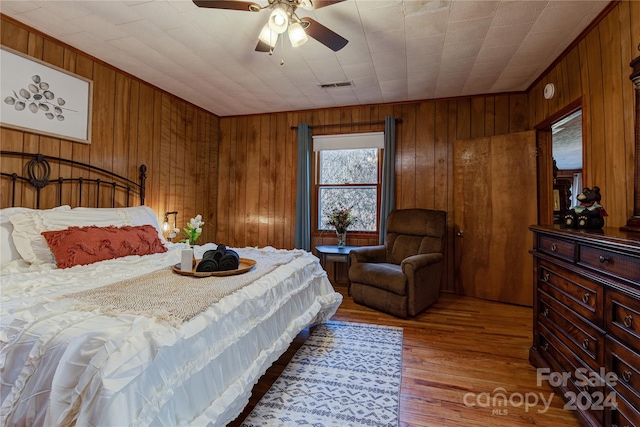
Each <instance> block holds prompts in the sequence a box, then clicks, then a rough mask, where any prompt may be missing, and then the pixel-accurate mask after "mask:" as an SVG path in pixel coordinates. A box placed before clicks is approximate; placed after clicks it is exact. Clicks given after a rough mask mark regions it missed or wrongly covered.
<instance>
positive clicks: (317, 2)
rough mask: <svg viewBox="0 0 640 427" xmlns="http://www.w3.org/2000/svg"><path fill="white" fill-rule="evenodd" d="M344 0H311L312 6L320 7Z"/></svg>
mask: <svg viewBox="0 0 640 427" xmlns="http://www.w3.org/2000/svg"><path fill="white" fill-rule="evenodd" d="M343 1H344V0H313V8H314V9H320V8H321V7H327V6H331V5H332V4H336V3H341V2H343Z"/></svg>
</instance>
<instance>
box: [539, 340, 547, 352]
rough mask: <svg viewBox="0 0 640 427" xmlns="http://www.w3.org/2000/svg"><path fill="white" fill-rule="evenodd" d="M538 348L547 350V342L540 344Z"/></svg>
mask: <svg viewBox="0 0 640 427" xmlns="http://www.w3.org/2000/svg"><path fill="white" fill-rule="evenodd" d="M540 348H541V349H543V350H544V351H548V350H549V343H548V342H546V343H544V344H542V345H541V346H540Z"/></svg>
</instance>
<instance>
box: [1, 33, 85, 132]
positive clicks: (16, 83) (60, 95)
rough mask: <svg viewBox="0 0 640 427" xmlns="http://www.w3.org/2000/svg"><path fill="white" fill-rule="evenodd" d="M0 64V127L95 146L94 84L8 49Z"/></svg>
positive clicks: (4, 51) (4, 49)
mask: <svg viewBox="0 0 640 427" xmlns="http://www.w3.org/2000/svg"><path fill="white" fill-rule="evenodd" d="M0 64H2V67H1V68H0V99H2V102H1V103H0V125H2V126H4V127H8V128H12V129H18V130H23V131H26V132H33V133H37V134H40V135H46V136H51V137H54V138H62V139H67V140H70V141H76V142H83V143H86V144H90V143H91V100H92V90H93V82H92V81H91V80H88V79H85V78H83V77H80V76H78V75H75V74H73V73H70V72H68V71H66V70H63V69H61V68H58V67H55V66H53V65H51V64H47V63H45V62H42V61H39V60H37V59H35V58H32V57H29V56H26V55H24V54H22V53H20V52H17V51H14V50H12V49H8V48H6V47H4V46H2V47H1V48H0Z"/></svg>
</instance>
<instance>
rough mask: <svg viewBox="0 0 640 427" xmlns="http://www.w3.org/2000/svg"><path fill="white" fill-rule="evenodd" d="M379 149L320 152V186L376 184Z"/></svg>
mask: <svg viewBox="0 0 640 427" xmlns="http://www.w3.org/2000/svg"><path fill="white" fill-rule="evenodd" d="M377 182H378V149H377V148H364V149H363V148H360V149H357V150H326V151H320V184H376V183H377Z"/></svg>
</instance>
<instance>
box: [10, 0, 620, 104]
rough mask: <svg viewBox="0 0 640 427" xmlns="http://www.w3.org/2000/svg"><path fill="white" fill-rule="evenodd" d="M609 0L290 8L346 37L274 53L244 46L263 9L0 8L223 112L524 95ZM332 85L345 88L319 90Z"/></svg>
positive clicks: (170, 3)
mask: <svg viewBox="0 0 640 427" xmlns="http://www.w3.org/2000/svg"><path fill="white" fill-rule="evenodd" d="M256 3H260V4H262V5H265V4H267V1H266V0H256ZM608 3H609V1H608V0H607V1H596V0H582V1H564V0H555V1H531V0H520V1H488V0H470V1H465V0H453V1H438V0H346V1H344V2H342V3H338V4H334V5H331V6H327V7H324V8H321V9H318V10H315V11H306V10H304V9H298V12H297V13H298V16H299V17H300V18H302V17H304V16H310V17H312V18H313V19H315V20H317V21H318V22H320V23H321V24H323V25H325V26H326V27H328V28H330V29H331V30H333V31H335V32H337V33H338V34H340V35H341V36H343V37H345V38H347V39H348V40H349V43H348V44H347V46H346V47H345V48H344V49H342V50H340V51H338V52H333V51H332V50H330V49H329V48H327V47H325V46H324V45H322V44H320V43H319V42H317V41H316V40H314V39H311V38H310V39H309V41H308V42H307V43H306V44H304V45H303V46H301V47H298V48H293V47H291V45H290V43H289V41H288V38H286V37H285V38H284V39H285V41H284V44H281V43H280V41H279V42H278V44H277V46H276V49H275V52H274V54H273V56H269V54H267V53H258V52H255V51H254V49H255V47H256V43H257V36H258V33H259V31H260V29H261V28H262V26H263V25H264V23H265V22H266V21H267V19H268V17H269V11H267V10H263V11H261V12H258V13H252V12H244V11H230V10H220V9H203V8H198V7H197V6H195V5H194V4H193V2H192V1H191V0H152V1H116V0H103V1H87V0H84V1H82V0H80V1H56V0H42V1H33V0H18V1H8V0H2V1H1V2H0V12H2V13H3V14H5V15H7V16H10V17H12V18H15V19H16V20H18V21H20V22H23V23H25V24H27V25H29V26H31V27H34V28H36V29H38V30H40V31H42V32H43V33H45V34H49V35H51V36H53V37H55V38H56V39H59V40H61V41H63V42H65V43H67V44H69V45H71V46H74V47H76V48H78V49H80V50H81V51H83V52H86V53H88V54H90V55H92V56H94V57H96V58H99V59H101V60H103V61H105V62H107V63H109V64H112V65H114V66H116V67H118V68H120V69H121V70H124V71H126V72H127V73H130V74H132V75H134V76H137V77H139V78H140V79H142V80H144V81H147V82H149V83H151V84H153V85H155V86H157V87H159V88H161V89H164V90H166V91H167V92H169V93H172V94H174V95H176V96H179V97H181V98H183V99H185V100H187V101H189V102H191V103H193V104H195V105H198V106H200V107H202V108H204V109H206V110H208V111H210V112H212V113H214V114H216V115H219V116H232V115H242V114H252V113H263V112H277V111H291V110H307V109H314V108H326V107H335V106H346V105H363V104H379V103H388V102H401V101H410V100H423V99H433V98H446V97H454V96H464V95H475V94H488V93H499V92H511V91H522V90H526V89H527V88H528V87H529V85H530V84H531V83H532V82H533V81H534V80H535V79H536V78H537V77H539V76H540V74H541V73H542V72H543V71H544V70H545V69H546V68H547V67H548V66H549V65H550V64H551V63H552V62H553V61H554V60H555V59H556V58H557V57H558V56H559V55H560V54H561V53H562V51H563V50H564V49H565V48H566V47H567V46H568V45H569V44H570V43H571V42H572V41H574V40H575V39H576V37H577V36H578V35H579V34H580V33H581V32H582V30H583V29H584V28H586V27H587V26H588V25H589V23H590V22H591V21H592V20H593V19H594V18H595V17H596V16H597V15H598V13H600V11H601V10H602V9H604V7H605V6H606V5H607V4H608ZM281 60H284V64H283V65H280V62H281ZM342 81H352V82H353V83H354V85H355V86H354V87H346V88H334V89H322V88H320V87H319V86H318V85H319V84H320V83H333V82H342Z"/></svg>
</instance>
